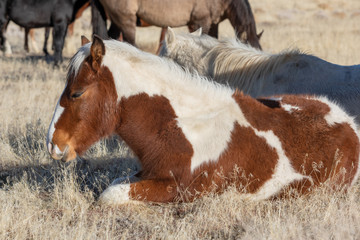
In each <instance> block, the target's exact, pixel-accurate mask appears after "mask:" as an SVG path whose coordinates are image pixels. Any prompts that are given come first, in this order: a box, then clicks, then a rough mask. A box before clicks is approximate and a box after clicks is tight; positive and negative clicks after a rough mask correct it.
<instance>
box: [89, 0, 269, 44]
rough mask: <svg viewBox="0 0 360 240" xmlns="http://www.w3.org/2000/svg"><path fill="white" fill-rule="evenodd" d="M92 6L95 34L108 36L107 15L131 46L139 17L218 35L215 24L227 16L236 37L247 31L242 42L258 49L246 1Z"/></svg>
mask: <svg viewBox="0 0 360 240" xmlns="http://www.w3.org/2000/svg"><path fill="white" fill-rule="evenodd" d="M92 6H93V7H92V16H93V17H92V24H93V32H94V33H95V34H99V35H100V36H102V37H107V34H106V31H105V29H106V16H108V17H109V18H110V20H111V22H112V23H114V27H115V26H116V27H118V28H119V31H121V32H122V33H123V39H124V41H126V42H129V43H131V44H133V45H134V44H135V30H136V23H137V19H138V18H140V19H142V20H144V21H145V22H147V23H148V24H150V25H154V26H158V27H163V28H164V27H168V26H170V27H181V26H186V25H187V26H188V28H189V30H190V32H193V31H195V30H196V29H198V28H199V27H202V28H203V31H204V33H209V34H210V35H212V36H214V37H218V24H219V23H220V22H221V21H222V20H224V19H229V20H230V22H231V24H232V26H233V27H234V29H235V33H236V34H237V36H238V37H240V36H241V35H242V34H243V33H246V39H245V41H247V42H249V43H250V44H251V45H252V46H254V47H256V48H259V49H261V45H260V43H259V40H260V37H261V35H262V33H260V34H257V33H256V24H255V19H254V16H253V13H252V10H251V7H250V4H249V2H248V0H211V1H205V0H201V1H198V0H186V1H181V0H166V1H154V0H150V1H149V0H141V1H127V0H122V1H117V0H94V1H93V4H92ZM164 13H166V14H164ZM104 28H105V29H104ZM163 32H164V31H163ZM110 37H111V38H115V37H114V36H110Z"/></svg>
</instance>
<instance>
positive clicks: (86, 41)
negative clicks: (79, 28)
mask: <svg viewBox="0 0 360 240" xmlns="http://www.w3.org/2000/svg"><path fill="white" fill-rule="evenodd" d="M89 42H90V41H89V39H87V37H85V36H84V35H81V46H84V45H85V44H87V43H89Z"/></svg>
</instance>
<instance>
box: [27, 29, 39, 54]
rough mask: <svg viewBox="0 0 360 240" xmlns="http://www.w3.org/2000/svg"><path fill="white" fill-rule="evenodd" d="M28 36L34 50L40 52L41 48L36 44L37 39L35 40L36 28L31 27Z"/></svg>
mask: <svg viewBox="0 0 360 240" xmlns="http://www.w3.org/2000/svg"><path fill="white" fill-rule="evenodd" d="M28 36H30V43H31V47H32V49H33V50H34V52H36V53H38V52H39V48H38V46H37V44H36V40H35V30H34V29H30V30H29V34H28Z"/></svg>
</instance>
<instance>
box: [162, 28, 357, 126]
mask: <svg viewBox="0 0 360 240" xmlns="http://www.w3.org/2000/svg"><path fill="white" fill-rule="evenodd" d="M160 55H161V56H167V57H169V58H172V59H173V60H174V61H176V62H177V63H178V64H180V65H182V66H183V67H185V68H187V69H190V71H192V72H198V73H199V74H201V75H204V76H207V77H210V78H213V79H214V80H215V81H217V82H219V83H222V84H229V85H230V86H232V87H235V88H239V89H240V90H242V91H244V93H246V94H249V95H251V96H252V97H255V98H256V97H265V96H272V95H278V94H310V95H321V96H326V97H328V98H329V99H330V100H332V101H335V102H337V103H338V104H340V105H341V106H342V107H343V108H345V110H346V111H347V112H348V113H349V114H350V115H352V116H354V117H355V118H356V122H357V123H360V105H359V102H360V65H353V66H341V65H336V64H332V63H329V62H327V61H325V60H323V59H320V58H318V57H315V56H312V55H309V54H305V53H303V52H301V51H299V50H286V51H283V52H281V53H278V54H270V53H266V52H263V51H260V50H258V49H255V48H253V47H251V46H249V45H247V44H244V43H241V42H240V41H238V40H236V39H225V40H221V41H219V40H217V39H215V38H212V37H209V36H206V35H205V36H203V35H201V29H199V30H198V31H197V32H195V33H193V34H175V33H174V31H173V30H172V29H170V30H169V31H168V35H167V37H166V38H165V41H164V45H163V46H162V49H161V50H160Z"/></svg>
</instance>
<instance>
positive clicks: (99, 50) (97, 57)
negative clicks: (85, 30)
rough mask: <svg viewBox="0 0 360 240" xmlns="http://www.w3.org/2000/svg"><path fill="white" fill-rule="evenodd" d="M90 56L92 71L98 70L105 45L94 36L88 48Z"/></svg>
mask: <svg viewBox="0 0 360 240" xmlns="http://www.w3.org/2000/svg"><path fill="white" fill-rule="evenodd" d="M90 55H91V59H92V67H93V69H94V70H96V71H97V70H99V69H100V66H101V61H102V58H103V56H104V55H105V45H104V42H103V40H102V39H101V38H100V37H99V36H97V35H95V34H94V37H93V42H92V45H91V48H90Z"/></svg>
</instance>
